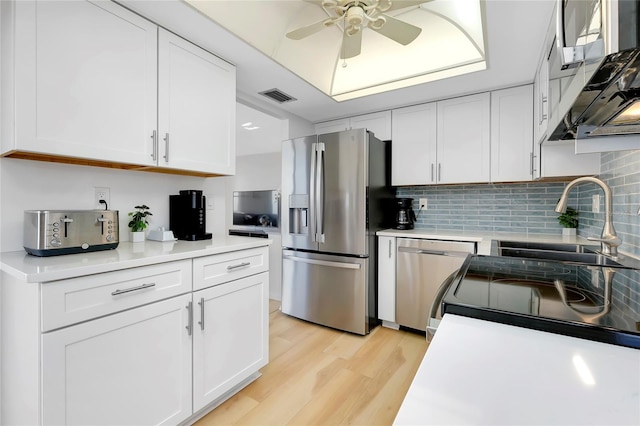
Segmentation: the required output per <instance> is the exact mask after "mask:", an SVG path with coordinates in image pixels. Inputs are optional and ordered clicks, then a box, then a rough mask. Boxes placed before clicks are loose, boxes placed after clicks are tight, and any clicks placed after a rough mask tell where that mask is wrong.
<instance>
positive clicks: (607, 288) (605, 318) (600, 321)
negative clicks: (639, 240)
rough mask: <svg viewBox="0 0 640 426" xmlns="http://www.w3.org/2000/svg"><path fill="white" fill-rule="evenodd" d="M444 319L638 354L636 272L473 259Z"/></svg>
mask: <svg viewBox="0 0 640 426" xmlns="http://www.w3.org/2000/svg"><path fill="white" fill-rule="evenodd" d="M442 313H443V314H444V313H452V314H458V315H464V316H468V317H473V318H478V319H484V320H489V321H496V322H502V323H505V324H510V325H515V326H520V327H526V328H532V329H537V330H542V331H547V332H552V333H558V334H564V335H568V336H573V337H580V338H585V339H589V340H596V341H600V342H604V343H612V344H616V345H621V346H627V347H632V348H638V349H640V270H637V269H625V268H611V267H602V266H586V265H577V264H566V263H561V262H554V261H545V260H535V259H524V258H515V257H500V256H480V255H471V256H469V257H468V258H467V259H466V261H465V262H464V264H463V265H462V267H461V268H460V271H459V273H458V276H457V277H456V278H455V279H454V281H453V282H452V284H451V286H450V287H449V290H448V291H447V293H446V294H445V297H444V298H443V301H442Z"/></svg>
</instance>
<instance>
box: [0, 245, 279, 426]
mask: <svg viewBox="0 0 640 426" xmlns="http://www.w3.org/2000/svg"><path fill="white" fill-rule="evenodd" d="M268 256H269V251H268V247H267V246H262V247H255V248H248V249H241V250H235V251H229V252H224V253H219V254H214V255H207V256H197V255H194V257H193V258H189V259H182V260H177V261H173V262H161V263H156V264H150V265H146V266H140V267H134V268H125V269H120V270H113V271H110V272H103V273H96V274H92V275H81V276H70V277H69V278H65V279H60V280H56V281H46V280H43V281H42V282H25V281H23V280H22V279H20V278H16V277H14V276H12V275H9V274H7V273H6V272H2V287H1V288H0V290H2V299H0V303H1V309H0V314H1V316H2V321H1V326H2V332H1V333H0V336H1V338H2V345H1V347H0V348H1V350H2V365H1V367H2V383H1V386H2V393H1V397H2V412H0V415H1V417H0V424H28V425H61V424H66V425H175V424H181V423H187V424H188V423H191V422H193V420H195V419H196V418H198V417H199V416H201V415H203V414H205V413H206V412H207V411H210V410H211V409H213V408H214V407H215V406H217V405H218V404H220V403H221V402H222V401H224V400H225V399H227V398H229V397H230V396H232V395H233V394H234V393H235V392H237V391H238V390H239V389H241V388H242V387H244V386H246V384H248V383H249V382H250V381H252V380H254V379H256V378H257V377H258V376H259V371H258V370H259V369H260V368H261V367H263V366H265V365H266V364H267V362H268V359H269V340H268V339H269V313H268V311H269V270H268V264H269V257H268ZM125 257H126V255H125ZM247 259H250V261H248V260H247ZM50 260H51V259H49V258H46V259H44V260H43V262H47V261H50ZM38 261H39V260H37V259H36V260H34V262H35V263H37V262H38ZM207 265H223V266H226V269H225V270H226V271H227V272H228V273H227V274H226V275H225V276H224V277H220V276H218V275H219V274H218V275H217V276H216V277H217V278H216V279H214V280H209V281H206V280H205V281H202V280H201V279H200V278H202V273H203V271H204V272H207V268H206V266H207ZM238 265H242V267H240V266H238ZM194 270H195V271H199V275H198V277H199V278H198V277H196V274H195V273H194ZM214 271H217V269H215V268H214ZM83 272H84V273H85V274H86V268H85V269H84V270H83ZM194 281H198V282H199V285H200V286H203V283H209V285H208V286H203V287H201V289H199V290H196V291H194Z"/></svg>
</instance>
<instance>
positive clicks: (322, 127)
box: [314, 118, 351, 135]
mask: <svg viewBox="0 0 640 426" xmlns="http://www.w3.org/2000/svg"><path fill="white" fill-rule="evenodd" d="M314 127H315V130H316V135H322V134H325V133H334V132H342V131H344V130H349V129H350V128H351V127H350V126H349V119H348V118H340V119H338V120H331V121H324V122H322V123H316V124H315V125H314Z"/></svg>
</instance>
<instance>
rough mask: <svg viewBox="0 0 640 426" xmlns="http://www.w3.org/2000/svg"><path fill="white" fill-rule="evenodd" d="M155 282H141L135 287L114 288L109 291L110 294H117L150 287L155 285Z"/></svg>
mask: <svg viewBox="0 0 640 426" xmlns="http://www.w3.org/2000/svg"><path fill="white" fill-rule="evenodd" d="M155 286H156V283H147V284H142V285H139V286H137V287H131V288H125V289H124V290H116V291H113V292H111V295H112V296H117V295H119V294H124V293H130V292H132V291H138V290H144V289H145V288H151V287H155Z"/></svg>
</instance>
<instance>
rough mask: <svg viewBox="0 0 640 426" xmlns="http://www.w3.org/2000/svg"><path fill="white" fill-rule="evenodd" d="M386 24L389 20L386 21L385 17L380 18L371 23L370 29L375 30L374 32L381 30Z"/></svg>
mask: <svg viewBox="0 0 640 426" xmlns="http://www.w3.org/2000/svg"><path fill="white" fill-rule="evenodd" d="M386 22H387V20H386V19H385V17H384V16H378V18H376V19H375V20H374V21H371V22H370V23H369V28H373V29H374V30H379V29H380V28H382V27H383V26H384V24H385V23H386Z"/></svg>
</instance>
